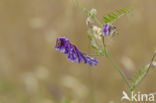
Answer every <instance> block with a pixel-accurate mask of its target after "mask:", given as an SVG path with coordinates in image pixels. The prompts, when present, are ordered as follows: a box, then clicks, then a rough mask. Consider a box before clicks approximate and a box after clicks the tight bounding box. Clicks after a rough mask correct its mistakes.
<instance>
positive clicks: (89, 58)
mask: <svg viewBox="0 0 156 103" xmlns="http://www.w3.org/2000/svg"><path fill="white" fill-rule="evenodd" d="M86 59H87V61H88V64H89V65H90V66H92V65H97V64H98V61H97V60H96V59H95V58H91V57H89V56H86Z"/></svg>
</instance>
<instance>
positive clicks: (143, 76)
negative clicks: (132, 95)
mask: <svg viewBox="0 0 156 103" xmlns="http://www.w3.org/2000/svg"><path fill="white" fill-rule="evenodd" d="M155 56H156V52H155V53H154V54H153V57H152V59H151V61H150V65H149V66H148V68H146V72H145V73H144V74H143V75H142V76H141V77H140V78H139V79H138V80H137V81H136V82H135V83H134V84H133V86H132V88H131V89H133V90H134V89H135V87H136V86H138V85H139V84H140V83H141V82H142V80H143V79H144V78H145V77H146V75H147V74H148V72H149V70H150V68H151V66H152V63H153V61H154V58H155Z"/></svg>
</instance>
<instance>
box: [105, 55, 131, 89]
mask: <svg viewBox="0 0 156 103" xmlns="http://www.w3.org/2000/svg"><path fill="white" fill-rule="evenodd" d="M106 58H107V59H108V61H109V62H110V63H111V64H112V66H113V67H114V69H115V70H116V71H117V72H119V74H120V75H121V77H122V78H123V80H124V81H125V83H126V84H127V86H128V87H129V89H130V88H131V85H130V84H129V82H128V79H127V77H126V76H125V75H124V74H123V73H122V72H121V71H120V69H119V68H118V66H117V65H116V64H115V63H114V61H113V60H112V59H111V57H110V56H109V55H108V54H106Z"/></svg>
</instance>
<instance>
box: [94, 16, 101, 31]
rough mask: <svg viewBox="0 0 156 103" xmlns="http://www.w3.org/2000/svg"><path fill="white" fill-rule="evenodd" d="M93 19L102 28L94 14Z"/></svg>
mask: <svg viewBox="0 0 156 103" xmlns="http://www.w3.org/2000/svg"><path fill="white" fill-rule="evenodd" d="M93 20H94V21H95V22H96V23H97V24H98V25H99V26H100V27H101V28H103V25H102V24H101V22H100V21H99V20H98V19H97V17H96V16H95V15H94V16H93Z"/></svg>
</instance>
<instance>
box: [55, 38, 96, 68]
mask: <svg viewBox="0 0 156 103" xmlns="http://www.w3.org/2000/svg"><path fill="white" fill-rule="evenodd" d="M55 48H56V50H58V51H61V52H62V53H64V55H65V56H67V55H68V59H69V60H71V61H72V63H74V62H78V63H81V62H82V60H83V61H84V63H85V64H86V63H88V64H89V65H90V66H92V65H97V64H98V61H97V60H96V59H94V58H90V57H88V56H84V54H83V53H82V52H80V51H79V50H78V49H77V47H76V46H75V45H73V44H71V43H70V42H69V40H68V38H66V37H59V38H57V40H56V45H55Z"/></svg>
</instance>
